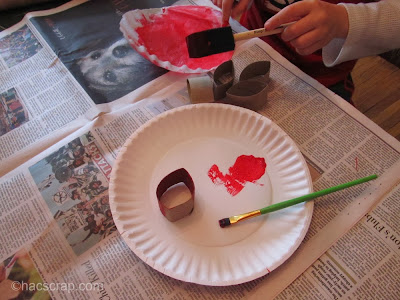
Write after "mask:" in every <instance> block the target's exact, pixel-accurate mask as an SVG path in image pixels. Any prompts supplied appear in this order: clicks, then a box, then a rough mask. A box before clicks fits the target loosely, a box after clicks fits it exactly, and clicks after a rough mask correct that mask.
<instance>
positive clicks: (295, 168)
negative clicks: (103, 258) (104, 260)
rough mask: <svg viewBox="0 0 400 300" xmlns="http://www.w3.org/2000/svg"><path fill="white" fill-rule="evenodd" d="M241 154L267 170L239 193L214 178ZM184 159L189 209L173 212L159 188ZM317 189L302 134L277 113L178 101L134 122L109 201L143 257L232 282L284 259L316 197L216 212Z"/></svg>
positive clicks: (202, 279)
mask: <svg viewBox="0 0 400 300" xmlns="http://www.w3.org/2000/svg"><path fill="white" fill-rule="evenodd" d="M241 155H248V156H250V155H253V156H254V157H257V158H263V159H265V162H266V164H267V167H266V171H265V173H264V175H263V176H262V177H261V178H259V180H257V182H247V183H246V184H245V185H244V188H243V189H242V190H241V191H240V192H239V193H237V194H236V195H235V196H232V194H230V193H229V192H228V191H227V189H226V187H225V186H224V185H218V184H215V183H213V181H212V180H210V177H209V176H208V171H209V170H210V167H211V166H213V165H215V164H216V165H218V167H219V170H220V171H221V172H223V173H227V172H228V170H229V168H230V167H231V166H232V165H233V164H234V163H235V160H236V159H237V158H238V157H239V156H241ZM179 168H185V169H186V170H187V171H188V172H189V174H190V175H191V176H192V178H193V181H194V183H195V190H196V192H195V204H194V210H193V212H192V214H191V215H189V216H187V217H185V218H183V219H181V220H179V221H177V222H169V221H168V220H167V219H166V218H165V217H164V216H163V215H162V214H161V212H160V209H159V207H158V203H157V197H156V192H155V191H156V188H157V185H158V184H159V182H160V181H161V180H162V179H163V177H164V176H166V175H167V174H169V173H171V172H172V171H174V170H176V169H179ZM310 192H312V181H311V177H310V175H309V172H308V168H307V166H306V163H305V161H304V158H303V156H302V155H301V153H300V151H299V150H298V148H297V146H296V144H295V143H294V142H293V141H292V140H291V139H290V138H289V137H288V136H287V135H286V134H285V132H283V131H282V130H281V129H280V128H279V127H278V126H277V125H276V124H274V123H273V122H272V121H271V120H269V119H267V118H265V117H263V116H261V115H260V114H258V113H255V112H253V111H251V110H248V109H244V108H241V107H236V106H232V105H226V104H216V103H211V104H195V105H188V106H184V107H179V108H175V109H172V110H170V111H167V112H164V113H162V114H160V115H159V116H157V117H156V118H154V119H152V120H150V121H149V122H147V123H145V124H144V125H143V126H142V127H140V128H139V129H138V130H136V131H135V132H134V133H133V134H132V136H131V137H130V138H129V139H128V140H127V141H126V143H125V145H124V146H123V147H122V149H121V150H120V153H119V155H118V158H117V160H116V162H115V164H114V167H113V171H112V176H111V182H110V205H111V209H112V213H113V217H114V220H115V224H116V225H117V228H118V230H119V232H120V233H121V235H122V237H123V238H124V240H125V241H126V243H127V244H128V246H129V247H130V248H131V249H132V251H133V252H134V253H135V254H136V255H137V256H139V257H140V258H141V259H142V260H143V261H144V262H145V263H147V264H148V265H150V266H151V267H153V268H154V269H156V270H158V271H160V272H161V273H164V274H166V275H168V276H171V277H173V278H176V279H180V280H183V281H187V282H194V283H198V284H204V285H220V286H223V285H233V284H239V283H243V282H246V281H250V280H253V279H255V278H258V277H260V276H263V275H265V274H267V273H269V272H271V271H273V270H274V269H276V268H277V267H278V266H279V265H281V264H282V263H283V262H284V261H285V260H286V259H288V258H289V257H290V256H291V255H292V254H293V252H294V251H295V250H296V249H297V247H298V246H299V245H300V243H301V241H302V240H303V238H304V236H305V234H306V231H307V230H308V227H309V224H310V221H311V216H312V211H313V203H312V202H307V203H301V204H298V205H296V206H292V207H289V208H286V209H284V210H280V211H277V212H274V213H271V214H267V215H263V216H259V217H256V218H252V219H249V220H246V221H243V222H240V223H238V224H235V225H231V226H229V227H227V228H220V227H219V224H218V220H219V219H222V218H226V217H229V216H232V215H236V214H240V213H244V212H248V211H252V210H254V209H259V208H262V207H265V206H268V205H270V204H273V203H277V202H280V201H283V200H287V199H291V198H294V197H298V196H301V195H304V194H307V193H310Z"/></svg>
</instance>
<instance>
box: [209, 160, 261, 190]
mask: <svg viewBox="0 0 400 300" xmlns="http://www.w3.org/2000/svg"><path fill="white" fill-rule="evenodd" d="M266 167H267V164H266V162H265V159H264V158H262V157H254V156H253V155H241V156H239V157H238V158H237V159H236V161H235V164H234V165H233V166H232V167H230V168H229V171H228V173H227V174H225V175H224V174H223V173H222V172H221V171H220V170H219V168H218V166H217V165H215V164H214V165H212V166H211V168H210V170H209V171H208V177H210V179H211V181H212V182H213V183H214V184H223V185H224V186H225V187H226V190H227V192H228V193H229V194H231V195H232V196H235V195H237V194H238V193H239V192H240V191H241V190H242V189H243V188H244V186H245V184H246V183H247V182H252V183H255V182H256V181H257V180H258V179H260V178H261V177H262V176H263V175H264V174H265V169H266Z"/></svg>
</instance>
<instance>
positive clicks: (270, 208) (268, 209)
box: [260, 175, 378, 215]
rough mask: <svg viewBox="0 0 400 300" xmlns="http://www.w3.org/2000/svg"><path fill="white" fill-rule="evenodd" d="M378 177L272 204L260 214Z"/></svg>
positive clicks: (358, 180) (362, 179)
mask: <svg viewBox="0 0 400 300" xmlns="http://www.w3.org/2000/svg"><path fill="white" fill-rule="evenodd" d="M377 177H378V176H377V175H371V176H367V177H364V178H360V179H357V180H354V181H350V182H347V183H343V184H339V185H337V186H333V187H330V188H327V189H324V190H321V191H318V192H314V193H311V194H307V195H304V196H300V197H297V198H294V199H291V200H286V201H282V202H279V203H275V204H272V205H270V206H267V207H264V208H261V209H260V212H261V214H262V215H263V214H266V213H270V212H273V211H276V210H280V209H282V208H286V207H289V206H292V205H296V204H298V203H301V202H305V201H308V200H311V199H314V198H317V197H321V196H324V195H327V194H330V193H333V192H336V191H340V190H343V189H346V188H348V187H351V186H353V185H357V184H360V183H364V182H367V181H370V180H372V179H375V178H377Z"/></svg>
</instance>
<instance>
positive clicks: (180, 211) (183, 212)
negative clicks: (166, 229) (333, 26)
mask: <svg viewBox="0 0 400 300" xmlns="http://www.w3.org/2000/svg"><path fill="white" fill-rule="evenodd" d="M178 183H184V184H185V185H186V187H187V188H188V189H189V191H190V194H191V197H190V198H188V199H186V200H185V201H184V202H183V203H180V204H179V205H176V206H173V207H167V206H166V205H165V204H164V203H163V201H161V200H162V199H161V198H162V196H163V194H164V193H165V192H166V191H167V190H168V189H169V188H170V187H172V186H173V185H175V184H178ZM194 194H195V186H194V182H193V179H192V177H191V176H190V174H189V173H188V171H186V170H185V169H184V168H181V169H178V170H175V171H173V172H171V173H170V174H168V175H167V176H165V177H164V178H163V179H162V180H161V181H160V183H159V184H158V186H157V191H156V195H157V199H158V206H159V207H160V211H161V213H162V214H163V215H164V216H165V217H166V218H167V220H168V221H170V222H175V221H177V220H179V219H182V218H184V217H186V216H188V215H190V213H191V212H192V211H193V209H194Z"/></svg>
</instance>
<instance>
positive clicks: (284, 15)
mask: <svg viewBox="0 0 400 300" xmlns="http://www.w3.org/2000/svg"><path fill="white" fill-rule="evenodd" d="M311 10H312V5H311V3H310V2H309V1H301V2H295V3H293V4H291V5H289V6H286V7H285V8H284V9H282V10H281V11H280V12H278V13H277V14H276V15H274V16H273V17H271V18H270V19H269V20H267V22H265V24H264V27H265V29H267V30H272V29H275V28H276V27H278V26H280V25H282V24H285V23H290V22H293V21H297V20H299V19H301V18H303V17H304V16H306V15H308V14H309V13H310V12H311Z"/></svg>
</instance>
